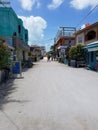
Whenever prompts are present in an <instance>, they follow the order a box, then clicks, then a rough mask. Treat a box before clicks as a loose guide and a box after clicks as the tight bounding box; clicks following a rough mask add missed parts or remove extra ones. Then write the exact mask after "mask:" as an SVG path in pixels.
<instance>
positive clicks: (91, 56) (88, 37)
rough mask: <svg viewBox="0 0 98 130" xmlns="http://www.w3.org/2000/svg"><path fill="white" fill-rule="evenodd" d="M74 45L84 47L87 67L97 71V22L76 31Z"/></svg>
mask: <svg viewBox="0 0 98 130" xmlns="http://www.w3.org/2000/svg"><path fill="white" fill-rule="evenodd" d="M76 44H83V45H84V46H85V47H84V49H85V54H86V62H87V64H88V66H89V67H90V68H92V69H98V22H96V23H94V24H92V25H89V26H87V27H85V28H83V29H81V30H79V31H77V32H76Z"/></svg>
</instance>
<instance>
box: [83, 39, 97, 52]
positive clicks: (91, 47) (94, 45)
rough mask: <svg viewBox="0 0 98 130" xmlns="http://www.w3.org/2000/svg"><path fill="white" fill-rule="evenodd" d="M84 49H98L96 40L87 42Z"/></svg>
mask: <svg viewBox="0 0 98 130" xmlns="http://www.w3.org/2000/svg"><path fill="white" fill-rule="evenodd" d="M84 49H87V50H88V51H89V52H90V51H98V41H95V42H92V43H89V44H87V45H86V46H85V47H84Z"/></svg>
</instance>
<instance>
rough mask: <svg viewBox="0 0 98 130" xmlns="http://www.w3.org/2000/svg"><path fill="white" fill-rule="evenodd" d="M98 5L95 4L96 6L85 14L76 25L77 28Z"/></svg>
mask: <svg viewBox="0 0 98 130" xmlns="http://www.w3.org/2000/svg"><path fill="white" fill-rule="evenodd" d="M97 7H98V4H97V5H95V6H94V8H92V10H90V11H89V12H88V13H87V15H86V16H84V18H82V20H81V21H80V22H79V23H78V24H77V25H76V28H77V27H78V26H79V25H80V24H81V23H82V22H83V21H84V20H85V19H86V18H87V17H88V16H89V15H90V14H91V13H92V12H93V11H94V10H95V9H96V8H97Z"/></svg>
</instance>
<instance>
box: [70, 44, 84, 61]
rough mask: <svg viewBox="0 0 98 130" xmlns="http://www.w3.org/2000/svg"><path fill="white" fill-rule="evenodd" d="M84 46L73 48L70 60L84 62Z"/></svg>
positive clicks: (79, 45)
mask: <svg viewBox="0 0 98 130" xmlns="http://www.w3.org/2000/svg"><path fill="white" fill-rule="evenodd" d="M83 47H84V46H83V45H81V44H78V45H77V46H74V47H71V48H70V50H69V58H70V59H71V60H84V58H85V55H84V50H83Z"/></svg>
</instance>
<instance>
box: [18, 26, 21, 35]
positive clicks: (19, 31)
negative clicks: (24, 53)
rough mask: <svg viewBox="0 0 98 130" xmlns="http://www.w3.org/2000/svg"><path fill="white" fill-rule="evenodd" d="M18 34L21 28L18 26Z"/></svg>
mask: <svg viewBox="0 0 98 130" xmlns="http://www.w3.org/2000/svg"><path fill="white" fill-rule="evenodd" d="M18 33H21V26H20V25H18Z"/></svg>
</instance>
